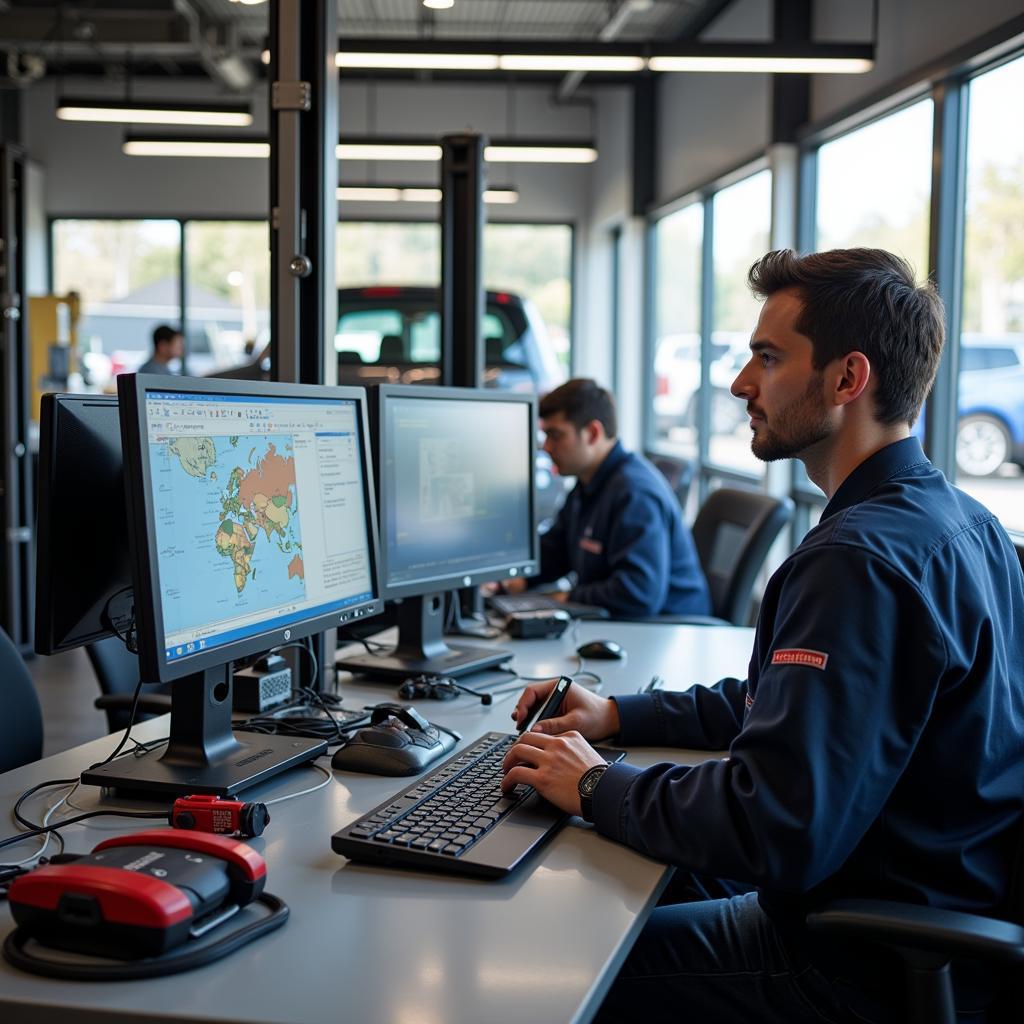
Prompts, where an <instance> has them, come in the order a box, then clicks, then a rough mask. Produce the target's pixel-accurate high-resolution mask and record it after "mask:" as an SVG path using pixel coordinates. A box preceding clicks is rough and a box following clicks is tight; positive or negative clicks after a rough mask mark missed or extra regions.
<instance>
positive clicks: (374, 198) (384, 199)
mask: <svg viewBox="0 0 1024 1024" xmlns="http://www.w3.org/2000/svg"><path fill="white" fill-rule="evenodd" d="M337 195H338V198H339V199H343V200H346V201H348V202H351V203H397V202H399V201H400V200H401V198H402V190H401V189H400V188H384V187H383V186H382V185H365V186H364V185H342V186H340V187H339V188H338V192H337Z"/></svg>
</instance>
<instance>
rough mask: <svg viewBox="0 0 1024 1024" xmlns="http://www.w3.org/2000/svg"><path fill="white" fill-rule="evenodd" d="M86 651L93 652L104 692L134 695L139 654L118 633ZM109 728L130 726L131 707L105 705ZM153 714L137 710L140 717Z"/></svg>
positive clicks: (136, 684) (96, 670) (137, 676)
mask: <svg viewBox="0 0 1024 1024" xmlns="http://www.w3.org/2000/svg"><path fill="white" fill-rule="evenodd" d="M85 653H86V654H87V655H88V656H89V661H90V662H91V664H92V668H93V671H94V672H95V673H96V679H97V681H98V682H99V684H100V692H101V693H104V694H107V695H130V694H132V693H134V692H135V687H136V686H138V684H139V658H138V655H136V654H132V652H131V651H129V650H128V648H127V647H125V645H124V644H123V643H122V642H121V641H120V640H118V639H117V637H113V636H111V637H107V638H106V639H105V640H100V641H98V642H97V643H94V644H88V645H87V646H86V648H85ZM104 711H105V712H106V715H107V728H108V730H109V731H110V732H120V731H121V730H122V729H126V728H127V727H128V711H129V709H128V708H123V707H122V708H116V707H115V708H110V707H108V708H104ZM152 717H153V716H152V715H151V714H148V715H147V714H143V713H141V712H140V713H137V714H136V716H135V719H136V721H139V722H141V721H143V720H144V719H146V718H152Z"/></svg>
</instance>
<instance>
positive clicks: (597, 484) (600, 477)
mask: <svg viewBox="0 0 1024 1024" xmlns="http://www.w3.org/2000/svg"><path fill="white" fill-rule="evenodd" d="M628 458H629V452H627V451H626V449H625V448H623V447H622V442H621V441H616V442H615V447H613V448H612V450H611V451H610V452H609V453H608V454H607V455H606V456H605V457H604V462H602V463H601V465H600V466H598V467H597V472H596V473H595V474H594V475H593V476H592V477H591V478H590V483H589V484H584V483H580V496H581V497H583V498H592V497H593V496H594V495H595V494H599V493H600V492H601V488H602V487H604V485H605V481H606V480H607V479H608V478H609V477H610V476H611V475H612V473H614V472H615V470H616V469H618V468H619V466H620V465H621V464H622V463H623V462H625V461H626V459H628Z"/></svg>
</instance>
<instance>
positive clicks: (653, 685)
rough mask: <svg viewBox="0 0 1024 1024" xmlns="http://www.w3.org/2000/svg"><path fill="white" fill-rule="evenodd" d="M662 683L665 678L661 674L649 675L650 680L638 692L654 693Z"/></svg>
mask: <svg viewBox="0 0 1024 1024" xmlns="http://www.w3.org/2000/svg"><path fill="white" fill-rule="evenodd" d="M664 685H665V680H664V679H662V678H661V676H651V681H650V682H649V683H648V684H647V685H646V686H644V687H642V688H641V690H640V693H654V691H655V690H660V689H661V688H662V686H664Z"/></svg>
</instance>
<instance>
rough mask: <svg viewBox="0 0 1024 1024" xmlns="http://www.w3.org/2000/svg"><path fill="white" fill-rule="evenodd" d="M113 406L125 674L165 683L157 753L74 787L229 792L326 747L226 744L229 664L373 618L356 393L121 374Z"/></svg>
mask: <svg viewBox="0 0 1024 1024" xmlns="http://www.w3.org/2000/svg"><path fill="white" fill-rule="evenodd" d="M118 399H119V401H120V406H121V434H122V447H123V451H124V482H125V499H126V504H127V508H128V538H127V539H128V542H129V547H130V550H131V555H132V576H133V581H134V589H135V617H136V631H137V637H138V653H139V665H140V669H141V672H142V675H143V678H146V679H153V680H157V681H160V682H173V687H172V691H171V700H172V706H171V724H170V741H169V744H168V746H167V749H166V751H165V752H164V753H163V755H162V756H160V757H159V758H158V757H156V756H155V755H154V756H144V757H138V758H135V757H129V758H121V759H119V760H117V761H113V762H111V763H109V764H106V765H102V766H100V767H98V768H94V769H90V770H89V771H87V772H85V773H84V774H83V776H82V781H83V782H86V783H89V784H93V785H100V786H107V787H113V788H116V789H119V790H122V791H144V792H150V793H165V794H174V793H182V792H196V793H216V794H221V795H230V794H233V793H237V792H238V791H239V790H242V789H244V788H245V787H247V786H250V785H253V784H255V783H258V782H262V781H263V780H264V779H266V778H268V777H269V776H271V775H274V774H276V773H278V772H280V771H283V770H284V769H286V768H289V767H291V766H293V765H296V764H300V763H303V762H305V761H308V760H310V759H312V758H314V757H317V756H319V755H320V754H321V753H323V752H324V751H325V750H326V745H325V744H324V742H323V741H321V740H307V739H299V738H296V737H292V736H267V735H260V734H254V733H249V734H235V733H233V732H232V730H231V717H230V715H231V662H232V661H233V660H235V659H237V658H243V657H246V656H247V655H251V654H255V653H257V652H260V651H265V650H267V649H268V648H271V647H277V646H281V645H283V644H287V643H289V642H294V641H298V640H300V639H302V638H304V637H307V636H309V635H311V634H313V633H318V632H322V631H323V630H325V629H329V628H332V627H336V626H340V625H344V624H346V623H349V622H351V621H353V620H356V619H360V618H363V617H365V616H368V615H373V614H376V613H377V612H378V611H379V610H380V609H381V607H382V602H381V598H380V591H379V585H378V582H377V579H378V576H377V530H376V515H375V511H376V510H375V503H374V491H373V479H372V474H371V470H370V457H369V445H368V443H367V441H368V430H367V415H366V401H365V392H364V391H363V390H362V389H361V388H341V387H324V386H312V385H299V384H279V383H266V382H260V381H225V380H200V379H190V378H185V377H169V376H166V375H160V376H158V375H148V374H147V375H143V374H138V375H134V374H133V375H123V376H121V377H119V378H118Z"/></svg>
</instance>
